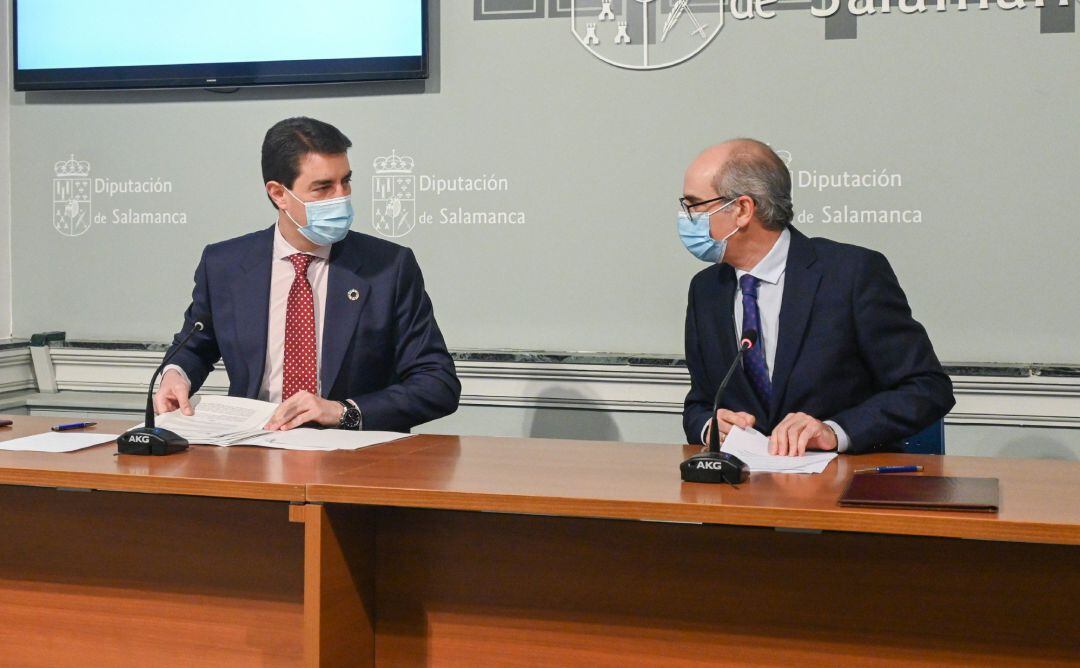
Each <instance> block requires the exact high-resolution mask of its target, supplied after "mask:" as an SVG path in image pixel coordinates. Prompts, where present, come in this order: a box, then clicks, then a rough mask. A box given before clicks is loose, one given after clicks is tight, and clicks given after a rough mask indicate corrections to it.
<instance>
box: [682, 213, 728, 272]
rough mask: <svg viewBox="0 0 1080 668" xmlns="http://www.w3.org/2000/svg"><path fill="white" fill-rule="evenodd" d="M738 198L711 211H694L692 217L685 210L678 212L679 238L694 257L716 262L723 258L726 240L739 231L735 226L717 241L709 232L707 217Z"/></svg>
mask: <svg viewBox="0 0 1080 668" xmlns="http://www.w3.org/2000/svg"><path fill="white" fill-rule="evenodd" d="M736 201H738V200H731V201H730V202H728V203H727V204H725V205H724V206H722V207H720V208H718V209H714V210H712V211H708V212H703V213H695V214H694V215H693V217H691V216H688V215H686V212H685V211H680V212H679V226H678V227H679V238H680V239H682V242H683V245H684V246H686V250H688V251H690V253H692V254H693V256H694V257H696V258H697V259H699V260H701V261H703V262H709V263H717V262H720V261H722V260H723V259H724V251H725V250H727V240H728V239H729V238H730V237H731V235H733V234H735V233H736V232H738V231H739V228H738V227H736V228H735V229H733V230H732V231H731V232H729V233H728V234H727V235H726V236H725V237H724V238H723V239H721V240H719V241H717V240H716V239H713V238H712V235H711V234H709V217H710V216H712V214H714V213H716V212H718V211H723V210H724V209H725V208H727V207H729V206H731V205H732V204H734V203H735V202H736Z"/></svg>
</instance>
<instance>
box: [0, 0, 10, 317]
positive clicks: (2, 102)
mask: <svg viewBox="0 0 1080 668" xmlns="http://www.w3.org/2000/svg"><path fill="white" fill-rule="evenodd" d="M8 11H9V7H8V3H6V2H5V3H4V6H3V7H2V8H0V35H3V36H4V37H3V39H2V41H0V44H2V45H3V46H2V48H0V72H3V73H4V77H5V81H6V82H10V81H11V75H10V67H11V65H10V55H9V48H8V38H7V35H8V25H9V23H8V21H9V17H8ZM10 119H11V85H10V83H8V84H5V85H4V87H3V89H2V90H0V338H5V337H8V336H11V123H10Z"/></svg>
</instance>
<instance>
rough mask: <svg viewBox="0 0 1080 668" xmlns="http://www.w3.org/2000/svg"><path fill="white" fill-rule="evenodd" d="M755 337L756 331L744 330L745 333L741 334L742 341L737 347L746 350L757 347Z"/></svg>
mask: <svg viewBox="0 0 1080 668" xmlns="http://www.w3.org/2000/svg"><path fill="white" fill-rule="evenodd" d="M757 336H758V334H757V330H756V329H748V330H746V331H745V332H743V335H742V341H741V342H740V343H739V347H740V348H742V347H743V346H745V347H746V349H747V350H749V349H750V348H753V347H754V346H755V345H757Z"/></svg>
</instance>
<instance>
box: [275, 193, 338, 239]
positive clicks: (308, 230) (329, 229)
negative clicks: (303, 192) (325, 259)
mask: <svg viewBox="0 0 1080 668" xmlns="http://www.w3.org/2000/svg"><path fill="white" fill-rule="evenodd" d="M285 192H287V193H289V194H290V195H292V196H293V199H295V200H296V201H297V202H300V203H301V204H303V205H304V215H305V216H306V217H307V225H301V224H300V223H298V222H296V219H295V218H293V217H292V214H290V213H289V210H288V209H283V210H284V211H285V215H286V216H288V217H289V220H291V221H292V222H293V225H296V228H297V229H298V230H300V234H302V235H304V238H305V239H307V240H308V241H310V242H311V243H313V244H315V245H316V246H330V245H333V244H336V243H337V242H339V241H341V240H342V239H344V238H345V237H346V235H348V234H349V228H350V227H352V222H353V208H352V198H351V197H349V196H348V195H346V196H345V197H335V198H334V199H323V200H317V201H315V202H305V201H304V200H302V199H300V198H299V197H297V196H296V195H295V194H294V193H293V191H291V190H289V189H288V188H286V189H285Z"/></svg>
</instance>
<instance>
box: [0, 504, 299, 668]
mask: <svg viewBox="0 0 1080 668" xmlns="http://www.w3.org/2000/svg"><path fill="white" fill-rule="evenodd" d="M288 509H289V506H288V504H287V503H282V502H269V501H246V500H235V499H221V498H199V497H192V496H173V495H165V494H124V493H112V492H89V491H64V490H56V489H40V488H32V487H16V486H0V665H3V666H20V667H23V666H27V667H29V666H35V667H37V666H40V667H41V668H59V667H64V666H72V667H76V666H78V667H80V668H82V667H85V666H110V667H113V666H132V667H136V666H138V667H140V668H144V667H145V666H222V667H228V668H238V667H240V666H298V665H300V662H301V660H302V659H303V649H304V647H303V613H304V570H303V558H304V531H303V525H301V524H297V523H292V522H290V521H289V512H288Z"/></svg>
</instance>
